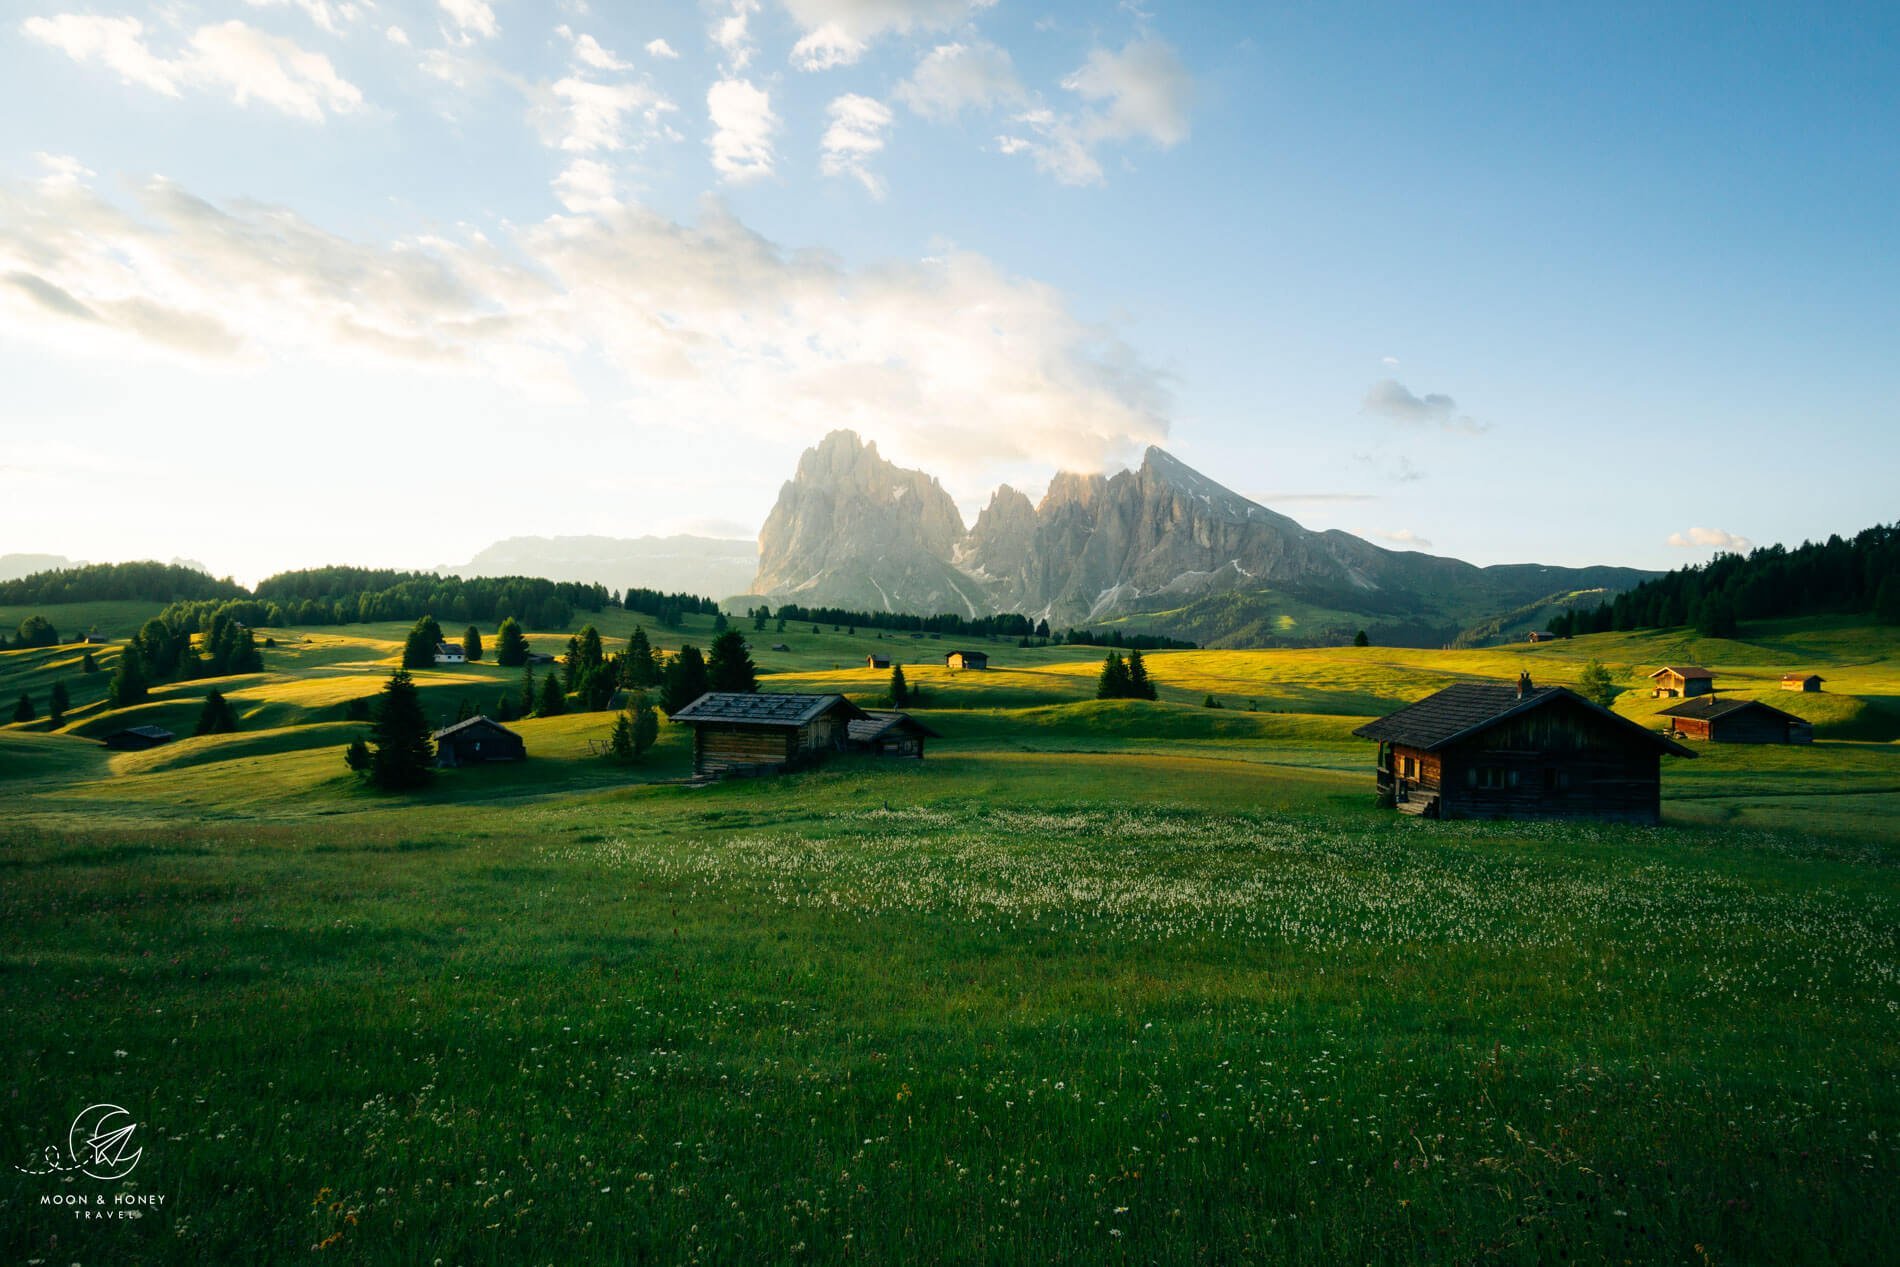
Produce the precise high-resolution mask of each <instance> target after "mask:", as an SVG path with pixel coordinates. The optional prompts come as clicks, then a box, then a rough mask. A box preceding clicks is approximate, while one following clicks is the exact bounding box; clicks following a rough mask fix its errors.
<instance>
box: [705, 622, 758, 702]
mask: <svg viewBox="0 0 1900 1267" xmlns="http://www.w3.org/2000/svg"><path fill="white" fill-rule="evenodd" d="M706 679H707V681H708V682H709V683H710V684H711V685H710V687H709V689H711V690H715V691H732V692H735V693H737V694H741V695H750V694H751V693H753V692H754V691H756V690H758V689H759V673H758V668H757V666H755V665H754V664H753V663H752V655H751V653H750V652H749V651H747V649H746V645H745V635H744V634H742V633H740V632H739V631H738V630H737V629H728V630H726V632H724V633H722V634H720V635H719V636H718V637H717V638H714V639H713V641H712V654H711V655H709V656H707V658H706Z"/></svg>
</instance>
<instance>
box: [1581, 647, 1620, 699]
mask: <svg viewBox="0 0 1900 1267" xmlns="http://www.w3.org/2000/svg"><path fill="white" fill-rule="evenodd" d="M1577 693H1578V694H1579V695H1581V696H1583V698H1585V699H1587V700H1589V701H1590V702H1591V703H1592V704H1596V705H1598V706H1599V707H1602V708H1608V707H1609V706H1610V705H1611V704H1614V703H1615V702H1616V683H1615V682H1614V681H1612V680H1611V678H1610V671H1609V670H1608V669H1606V668H1604V667H1603V662H1602V661H1601V660H1594V659H1593V660H1591V661H1590V663H1588V664H1586V665H1584V666H1583V672H1582V673H1581V674H1580V675H1579V676H1578V678H1577Z"/></svg>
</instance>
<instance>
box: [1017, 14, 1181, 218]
mask: <svg viewBox="0 0 1900 1267" xmlns="http://www.w3.org/2000/svg"><path fill="white" fill-rule="evenodd" d="M1062 86H1063V87H1064V88H1066V89H1068V90H1069V91H1070V92H1072V93H1075V94H1076V95H1077V96H1079V97H1080V98H1082V100H1083V101H1084V102H1087V103H1089V104H1087V105H1085V106H1084V107H1083V108H1082V109H1080V110H1078V111H1074V112H1062V111H1056V110H1053V109H1050V108H1049V107H1047V106H1037V107H1035V108H1032V109H1029V110H1025V111H1023V112H1022V113H1021V114H1019V115H1017V116H1015V118H1014V120H1013V121H1014V122H1016V123H1018V124H1021V125H1023V126H1024V127H1025V128H1026V129H1027V130H1028V135H1024V134H1022V133H1005V134H1004V135H1002V136H999V137H997V138H996V144H997V148H998V149H1000V150H1001V151H1002V152H1003V153H1005V154H1027V155H1029V156H1030V157H1031V158H1033V159H1034V160H1035V163H1036V166H1037V168H1038V169H1039V170H1041V171H1044V172H1047V173H1049V174H1050V175H1051V176H1054V177H1055V178H1056V179H1057V180H1058V181H1060V182H1062V183H1063V184H1065V185H1094V184H1099V183H1101V180H1102V164H1101V160H1100V159H1099V158H1098V157H1097V156H1096V153H1095V151H1096V150H1097V148H1099V147H1100V146H1102V145H1104V144H1109V143H1114V142H1121V141H1128V140H1135V139H1142V140H1148V141H1152V142H1153V143H1154V144H1156V145H1159V146H1160V147H1161V148H1163V149H1171V148H1173V147H1174V146H1176V145H1178V144H1180V143H1181V142H1182V141H1185V140H1186V139H1187V137H1188V109H1189V107H1190V105H1191V104H1192V103H1193V96H1194V84H1193V79H1192V78H1191V77H1190V76H1189V74H1188V72H1187V68H1186V67H1185V66H1183V65H1182V64H1181V59H1180V58H1179V57H1178V56H1177V55H1176V54H1175V51H1174V49H1173V48H1171V47H1170V46H1169V45H1167V44H1166V43H1164V42H1163V41H1161V40H1158V39H1155V38H1154V37H1152V36H1142V37H1140V38H1137V39H1134V40H1131V41H1129V43H1128V44H1127V45H1125V46H1124V47H1123V48H1122V50H1121V52H1119V53H1114V52H1110V51H1108V50H1107V49H1099V48H1098V49H1096V50H1094V51H1093V52H1091V53H1090V54H1089V56H1088V60H1087V61H1086V62H1084V63H1083V65H1082V66H1081V67H1080V68H1079V69H1077V70H1076V71H1075V72H1074V73H1072V74H1070V75H1069V76H1068V77H1067V78H1065V79H1064V80H1063V81H1062Z"/></svg>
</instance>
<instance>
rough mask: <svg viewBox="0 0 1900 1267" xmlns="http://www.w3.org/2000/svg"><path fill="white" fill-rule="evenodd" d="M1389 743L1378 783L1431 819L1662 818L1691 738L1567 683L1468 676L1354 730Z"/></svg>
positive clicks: (1382, 747)
mask: <svg viewBox="0 0 1900 1267" xmlns="http://www.w3.org/2000/svg"><path fill="white" fill-rule="evenodd" d="M1352 733H1353V734H1355V735H1358V736H1359V737H1361V738H1363V739H1374V740H1377V741H1378V744H1379V758H1378V789H1379V794H1380V796H1381V797H1383V798H1385V800H1386V801H1387V802H1388V803H1390V804H1392V805H1393V806H1395V807H1396V808H1397V809H1399V810H1400V811H1401V812H1403V813H1407V814H1416V815H1421V816H1424V817H1427V818H1605V819H1615V820H1617V821H1622V822H1635V823H1654V822H1656V821H1658V819H1659V818H1660V816H1661V812H1662V805H1661V801H1662V757H1663V756H1665V755H1669V756H1679V757H1693V756H1694V755H1695V754H1694V753H1693V752H1691V751H1689V750H1688V749H1687V748H1684V747H1682V746H1681V745H1680V744H1677V743H1674V742H1672V741H1671V740H1669V739H1666V738H1664V737H1663V736H1661V735H1658V734H1655V733H1653V732H1651V731H1649V730H1645V729H1644V728H1643V727H1641V726H1639V725H1637V724H1636V723H1635V722H1632V721H1629V720H1628V719H1626V718H1623V717H1619V716H1617V715H1616V714H1615V713H1612V712H1610V711H1609V710H1608V709H1605V708H1599V707H1598V706H1597V705H1595V704H1592V703H1591V702H1590V701H1589V700H1586V699H1584V698H1583V697H1582V696H1581V695H1578V694H1577V693H1575V692H1574V691H1570V690H1567V689H1566V688H1564V687H1561V686H1543V687H1539V686H1533V685H1532V684H1531V679H1530V675H1529V674H1528V673H1527V674H1523V675H1521V676H1520V677H1519V678H1518V684H1517V685H1516V686H1509V685H1505V684H1503V683H1488V682H1461V683H1459V684H1457V685H1455V686H1448V687H1446V688H1445V689H1444V690H1442V691H1439V692H1437V693H1436V694H1433V695H1428V696H1426V697H1425V698H1424V699H1422V700H1420V701H1418V703H1416V704H1411V705H1408V706H1407V707H1405V708H1401V709H1400V710H1399V711H1398V712H1396V713H1392V714H1390V715H1389V716H1386V717H1381V718H1380V719H1379V720H1378V721H1375V722H1370V723H1368V724H1366V725H1364V726H1361V727H1359V729H1357V730H1355V731H1353V732H1352Z"/></svg>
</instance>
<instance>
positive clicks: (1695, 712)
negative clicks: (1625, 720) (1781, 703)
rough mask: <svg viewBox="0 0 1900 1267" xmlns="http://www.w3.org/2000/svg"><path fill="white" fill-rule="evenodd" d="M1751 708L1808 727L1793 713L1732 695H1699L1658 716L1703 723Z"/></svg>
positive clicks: (1666, 709)
mask: <svg viewBox="0 0 1900 1267" xmlns="http://www.w3.org/2000/svg"><path fill="white" fill-rule="evenodd" d="M1751 708H1759V709H1762V710H1764V711H1765V712H1770V713H1773V714H1774V715H1775V716H1777V717H1780V718H1782V719H1784V720H1786V721H1792V722H1800V723H1801V724H1802V725H1804V726H1805V725H1807V722H1806V721H1805V720H1804V719H1802V718H1800V717H1796V716H1795V715H1794V714H1793V713H1784V712H1782V711H1781V710H1780V709H1779V708H1776V707H1774V706H1773V705H1771V704H1764V703H1762V702H1761V701H1760V700H1758V699H1736V698H1735V697H1734V696H1732V695H1698V696H1696V697H1695V698H1694V699H1686V700H1684V701H1682V703H1680V704H1677V705H1675V706H1674V707H1672V708H1665V709H1663V710H1662V711H1661V712H1660V713H1657V714H1656V716H1658V717H1693V718H1699V719H1701V720H1703V721H1713V720H1715V719H1716V718H1718V717H1733V716H1734V715H1735V714H1736V713H1745V712H1747V711H1748V710H1749V709H1751Z"/></svg>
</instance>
